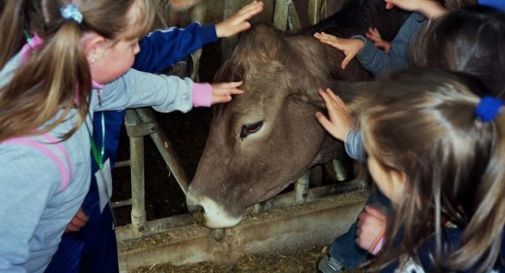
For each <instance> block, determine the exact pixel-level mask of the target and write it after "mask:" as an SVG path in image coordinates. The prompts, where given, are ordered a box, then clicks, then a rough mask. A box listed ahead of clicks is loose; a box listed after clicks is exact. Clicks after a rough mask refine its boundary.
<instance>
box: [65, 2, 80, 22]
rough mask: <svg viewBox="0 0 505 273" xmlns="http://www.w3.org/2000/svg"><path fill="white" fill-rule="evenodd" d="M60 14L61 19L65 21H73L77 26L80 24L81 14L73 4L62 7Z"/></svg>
mask: <svg viewBox="0 0 505 273" xmlns="http://www.w3.org/2000/svg"><path fill="white" fill-rule="evenodd" d="M60 14H61V17H63V18H65V19H67V20H74V21H76V22H77V23H79V24H80V23H81V22H82V18H83V16H82V13H81V11H80V10H79V7H78V6H77V4H75V3H72V4H67V5H64V6H63V7H61V8H60Z"/></svg>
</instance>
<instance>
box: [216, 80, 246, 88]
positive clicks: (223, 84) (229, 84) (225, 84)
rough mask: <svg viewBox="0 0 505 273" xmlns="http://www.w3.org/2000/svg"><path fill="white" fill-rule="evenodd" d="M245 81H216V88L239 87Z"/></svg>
mask: <svg viewBox="0 0 505 273" xmlns="http://www.w3.org/2000/svg"><path fill="white" fill-rule="evenodd" d="M242 83H243V81H239V82H221V83H216V84H214V85H215V87H216V88H222V89H224V88H237V87H239V86H241V85H242Z"/></svg>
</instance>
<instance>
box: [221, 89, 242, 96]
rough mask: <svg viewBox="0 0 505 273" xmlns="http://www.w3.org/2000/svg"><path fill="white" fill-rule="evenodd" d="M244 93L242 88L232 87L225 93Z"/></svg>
mask: <svg viewBox="0 0 505 273" xmlns="http://www.w3.org/2000/svg"><path fill="white" fill-rule="evenodd" d="M244 93H245V91H244V90H242V89H238V88H233V89H231V90H228V91H227V92H226V94H225V95H230V94H231V95H242V94H244Z"/></svg>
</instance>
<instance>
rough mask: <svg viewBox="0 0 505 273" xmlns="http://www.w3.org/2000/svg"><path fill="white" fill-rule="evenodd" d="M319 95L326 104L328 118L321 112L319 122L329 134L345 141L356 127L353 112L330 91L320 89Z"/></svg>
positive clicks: (317, 116)
mask: <svg viewBox="0 0 505 273" xmlns="http://www.w3.org/2000/svg"><path fill="white" fill-rule="evenodd" d="M319 94H320V95H321V97H322V98H323V101H324V103H325V104H326V108H327V110H328V117H326V116H325V115H324V114H323V113H321V112H317V113H316V118H317V120H318V121H319V123H321V125H322V126H323V127H324V129H326V131H328V133H330V134H331V135H332V136H334V137H335V138H337V139H339V140H341V141H345V137H346V135H347V133H348V132H349V131H350V130H351V129H352V128H353V127H354V119H353V117H352V115H351V111H350V110H349V108H347V106H346V105H345V103H344V101H343V100H342V99H341V98H340V97H338V96H337V95H335V93H333V91H331V90H330V89H326V90H322V89H319Z"/></svg>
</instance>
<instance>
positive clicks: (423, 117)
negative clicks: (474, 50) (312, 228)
mask: <svg viewBox="0 0 505 273" xmlns="http://www.w3.org/2000/svg"><path fill="white" fill-rule="evenodd" d="M482 89H483V87H482V86H481V85H480V84H479V83H478V82H476V81H475V80H473V79H469V78H468V77H466V76H465V77H463V76H460V75H458V76H457V75H454V74H450V73H448V72H443V71H429V70H422V69H411V70H407V71H404V72H400V73H396V74H392V75H390V76H389V77H388V78H387V79H383V80H381V81H380V82H379V85H378V90H377V92H376V93H374V94H371V95H370V94H369V95H368V97H367V98H363V99H362V100H361V103H358V106H357V107H358V110H357V112H358V116H359V119H360V124H361V126H362V129H363V137H364V141H365V144H366V147H367V151H368V153H369V154H371V155H373V156H374V157H375V158H376V159H377V160H378V161H379V162H380V164H381V165H382V166H384V168H392V169H395V170H399V171H401V172H404V173H405V174H406V176H407V178H408V179H407V180H408V181H407V182H406V186H405V190H404V194H403V196H402V199H401V200H400V201H399V203H398V204H397V206H396V207H395V209H394V210H393V212H392V213H391V215H390V216H389V217H388V223H387V231H386V238H391V239H390V240H388V242H387V243H386V245H385V246H384V248H383V249H384V252H383V253H382V254H381V255H380V256H379V257H378V258H377V260H376V262H375V263H374V264H372V268H375V269H378V268H382V267H384V266H385V265H387V264H389V263H391V262H393V261H396V260H397V259H398V257H401V256H404V257H405V256H406V257H411V258H413V259H414V260H416V259H418V258H419V257H418V256H419V252H420V249H421V248H423V247H426V245H427V242H428V241H429V240H435V246H436V247H435V249H436V251H435V253H432V254H433V257H434V259H433V262H434V270H433V271H430V272H435V271H436V272H456V271H464V270H469V269H477V271H478V272H488V271H490V270H491V269H492V268H493V267H494V266H495V265H496V264H497V261H498V259H499V253H500V248H501V244H502V235H503V228H504V224H505V217H504V215H505V168H504V166H505V116H504V114H499V115H498V117H497V118H496V119H494V120H493V121H491V122H483V121H482V120H480V119H479V118H478V117H477V116H476V114H475V109H476V106H477V104H478V103H479V101H480V98H479V97H478V96H477V95H475V93H483V92H484V91H483V90H482ZM447 222H450V223H452V224H455V225H457V226H458V227H460V228H461V229H462V230H463V235H462V238H461V240H460V245H459V246H457V247H456V248H455V246H454V244H452V245H451V244H450V243H448V242H446V241H444V240H443V239H442V238H443V234H444V232H443V229H444V224H445V223H447ZM395 239H396V241H395ZM399 241H401V243H399Z"/></svg>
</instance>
